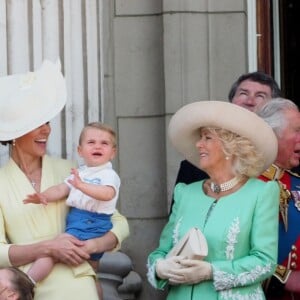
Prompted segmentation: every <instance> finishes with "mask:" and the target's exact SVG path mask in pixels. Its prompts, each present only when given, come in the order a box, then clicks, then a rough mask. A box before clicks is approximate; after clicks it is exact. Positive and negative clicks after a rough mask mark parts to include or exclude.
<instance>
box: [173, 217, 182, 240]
mask: <svg viewBox="0 0 300 300" xmlns="http://www.w3.org/2000/svg"><path fill="white" fill-rule="evenodd" d="M181 221H182V218H180V219H179V220H178V221H177V223H176V225H175V226H174V229H173V236H172V237H173V246H174V245H176V244H177V243H178V242H179V227H180V225H181Z"/></svg>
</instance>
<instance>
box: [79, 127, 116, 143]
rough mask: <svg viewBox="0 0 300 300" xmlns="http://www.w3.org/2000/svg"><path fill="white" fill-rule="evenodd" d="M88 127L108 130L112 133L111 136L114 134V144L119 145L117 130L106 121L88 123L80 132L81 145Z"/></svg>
mask: <svg viewBox="0 0 300 300" xmlns="http://www.w3.org/2000/svg"><path fill="white" fill-rule="evenodd" d="M88 128H97V129H100V130H103V131H106V132H108V133H110V134H111V136H112V142H113V145H114V147H116V145H117V136H116V133H115V131H114V130H113V128H112V127H111V126H109V125H107V124H105V123H101V122H91V123H89V124H87V125H86V126H85V127H84V128H83V129H82V131H81V133H80V136H79V145H81V142H82V139H83V136H84V134H85V131H86V129H88Z"/></svg>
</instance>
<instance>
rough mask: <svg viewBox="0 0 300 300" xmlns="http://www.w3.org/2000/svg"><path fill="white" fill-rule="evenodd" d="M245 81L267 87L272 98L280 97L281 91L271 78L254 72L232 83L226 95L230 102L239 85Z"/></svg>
mask: <svg viewBox="0 0 300 300" xmlns="http://www.w3.org/2000/svg"><path fill="white" fill-rule="evenodd" d="M245 80H250V81H254V82H258V83H260V84H263V85H267V86H269V87H270V89H271V92H272V98H278V97H280V96H281V90H280V88H279V86H278V84H277V82H276V81H275V80H274V79H273V77H272V76H270V75H268V74H266V73H264V72H261V71H256V72H252V73H246V74H243V75H241V76H240V77H239V78H238V79H237V80H236V81H235V82H234V83H233V85H232V86H231V89H230V91H229V94H228V99H229V101H230V102H232V99H233V97H234V96H235V93H236V91H237V89H238V87H239V85H240V84H241V83H242V82H243V81H245Z"/></svg>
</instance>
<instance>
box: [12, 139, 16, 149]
mask: <svg viewBox="0 0 300 300" xmlns="http://www.w3.org/2000/svg"><path fill="white" fill-rule="evenodd" d="M12 145H13V147H14V146H16V140H15V139H13V140H12Z"/></svg>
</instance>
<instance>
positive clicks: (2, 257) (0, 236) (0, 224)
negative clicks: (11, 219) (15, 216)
mask: <svg viewBox="0 0 300 300" xmlns="http://www.w3.org/2000/svg"><path fill="white" fill-rule="evenodd" d="M10 246H11V245H10V244H8V242H7V239H6V234H5V227H4V219H3V214H2V209H1V207H0V268H4V267H7V266H11V263H10V260H9V256H8V251H9V247H10Z"/></svg>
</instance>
